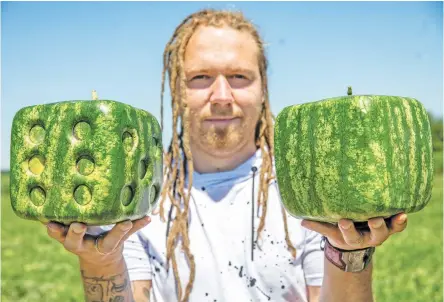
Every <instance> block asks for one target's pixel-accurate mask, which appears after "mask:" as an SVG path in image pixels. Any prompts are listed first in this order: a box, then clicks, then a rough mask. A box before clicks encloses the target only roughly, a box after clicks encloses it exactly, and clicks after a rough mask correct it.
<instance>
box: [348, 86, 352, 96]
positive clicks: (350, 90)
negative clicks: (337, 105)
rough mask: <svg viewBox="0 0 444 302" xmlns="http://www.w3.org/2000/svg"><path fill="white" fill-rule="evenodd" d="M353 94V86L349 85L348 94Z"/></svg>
mask: <svg viewBox="0 0 444 302" xmlns="http://www.w3.org/2000/svg"><path fill="white" fill-rule="evenodd" d="M352 94H353V91H352V87H351V86H348V88H347V95H352Z"/></svg>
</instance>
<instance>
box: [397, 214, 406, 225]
mask: <svg viewBox="0 0 444 302" xmlns="http://www.w3.org/2000/svg"><path fill="white" fill-rule="evenodd" d="M406 219H407V215H406V214H402V215H401V216H400V217H399V219H398V222H399V223H404V222H405V221H406Z"/></svg>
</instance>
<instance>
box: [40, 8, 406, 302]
mask: <svg viewBox="0 0 444 302" xmlns="http://www.w3.org/2000/svg"><path fill="white" fill-rule="evenodd" d="M266 71H267V63H266V58H265V54H264V46H263V42H262V41H261V39H260V36H259V34H258V32H257V31H256V29H255V27H254V26H253V25H252V24H251V23H250V22H248V21H247V20H246V19H245V18H244V17H243V16H242V14H240V13H231V12H224V11H213V10H203V11H199V12H197V13H195V14H192V15H190V16H188V17H187V18H186V19H185V20H184V21H183V22H182V23H181V24H180V25H179V26H178V27H177V28H176V31H175V33H174V34H173V37H172V38H171V40H170V41H169V43H168V44H167V46H166V49H165V53H164V72H163V79H164V78H165V73H166V72H168V75H169V79H170V89H171V94H172V109H173V138H172V142H171V145H170V148H169V150H168V153H167V154H166V155H167V156H166V161H165V162H166V165H165V166H166V170H165V172H166V178H165V183H164V187H163V193H162V200H161V202H160V204H159V206H158V208H156V210H155V212H154V213H153V214H152V217H151V218H149V217H145V218H143V219H140V220H137V221H132V222H130V221H126V222H122V223H119V224H117V225H115V226H114V227H112V228H111V229H110V230H109V232H107V233H106V234H102V235H100V236H93V235H91V232H92V231H93V229H92V228H90V231H91V232H90V234H86V235H85V233H86V230H87V228H86V226H84V225H82V224H79V223H73V224H71V226H69V229H68V227H63V226H60V225H57V224H55V223H50V224H48V232H49V235H50V236H51V237H53V238H55V239H57V240H58V241H60V242H61V243H63V244H64V246H65V248H66V249H67V250H68V251H71V252H73V253H75V254H76V255H78V256H79V262H80V268H81V271H82V276H83V282H84V287H85V299H86V300H87V301H133V300H134V301H150V300H151V301H341V302H342V301H371V300H372V288H371V274H372V264H371V262H370V264H369V265H367V266H365V265H364V262H359V261H358V262H357V263H353V265H356V264H357V265H358V266H359V265H360V266H361V267H362V266H365V269H363V270H360V269H357V270H354V272H346V271H344V270H343V269H340V268H338V267H337V266H336V265H335V264H334V263H335V260H334V259H333V258H332V257H328V258H329V259H332V260H328V259H327V257H325V256H324V252H323V250H322V249H321V247H320V245H321V239H322V237H321V235H324V236H326V238H327V240H326V241H325V243H326V244H327V245H328V247H329V249H328V250H329V251H330V254H328V255H331V253H333V254H334V253H339V252H340V251H341V250H348V251H353V253H360V252H356V251H354V250H359V249H366V250H365V251H367V250H369V251H371V249H370V247H374V246H378V245H380V244H381V243H383V242H384V241H385V240H386V239H387V238H388V237H389V236H390V235H391V234H393V233H396V232H400V231H402V230H404V229H405V227H406V215H404V214H400V215H397V216H395V217H393V218H392V221H391V223H390V224H389V225H390V228H389V227H387V225H386V224H385V223H384V220H383V219H382V218H375V219H372V220H371V221H369V223H368V225H369V228H370V232H358V231H357V230H356V229H355V227H354V225H353V223H352V222H351V221H348V220H342V221H340V223H339V225H338V227H337V226H334V225H329V224H324V223H315V222H310V221H301V220H299V219H295V218H293V217H291V216H289V215H288V213H287V212H286V211H285V210H284V209H283V208H282V206H281V202H280V196H279V193H278V188H277V184H276V181H275V180H274V179H273V172H274V170H273V122H272V120H273V119H272V113H271V111H270V105H269V99H268V86H267V75H266ZM163 84H164V80H163V81H162V92H163ZM162 112H163V111H162ZM178 124H179V125H180V129H181V131H180V132H178V131H177V125H178ZM162 125H163V119H162ZM148 223H149V225H148V226H147V224H148ZM326 255H327V254H326ZM355 255H362V253H361V254H355ZM336 264H337V263H336ZM130 281H131V282H130Z"/></svg>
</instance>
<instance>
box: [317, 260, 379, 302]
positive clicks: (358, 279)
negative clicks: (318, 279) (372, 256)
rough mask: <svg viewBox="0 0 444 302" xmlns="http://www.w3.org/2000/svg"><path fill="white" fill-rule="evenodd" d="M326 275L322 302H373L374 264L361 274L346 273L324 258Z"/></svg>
mask: <svg viewBox="0 0 444 302" xmlns="http://www.w3.org/2000/svg"><path fill="white" fill-rule="evenodd" d="M324 263H325V269H324V270H325V275H324V281H323V284H322V288H321V297H320V302H348V301H353V302H371V301H373V292H372V270H373V264H372V262H371V263H370V264H369V265H368V266H367V268H366V269H365V270H363V271H362V272H359V273H348V272H347V273H346V272H343V271H341V270H340V269H338V268H337V267H336V266H334V265H333V264H331V263H330V262H329V261H328V260H327V259H325V258H324Z"/></svg>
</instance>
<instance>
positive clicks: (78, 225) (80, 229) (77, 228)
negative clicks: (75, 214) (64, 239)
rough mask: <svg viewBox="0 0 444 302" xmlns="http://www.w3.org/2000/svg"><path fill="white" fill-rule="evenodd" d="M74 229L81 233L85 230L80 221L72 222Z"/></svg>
mask: <svg viewBox="0 0 444 302" xmlns="http://www.w3.org/2000/svg"><path fill="white" fill-rule="evenodd" d="M72 231H73V232H74V233H76V234H80V233H82V232H83V227H82V225H81V224H80V223H73V224H72Z"/></svg>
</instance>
